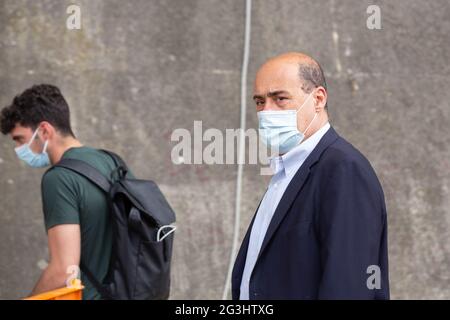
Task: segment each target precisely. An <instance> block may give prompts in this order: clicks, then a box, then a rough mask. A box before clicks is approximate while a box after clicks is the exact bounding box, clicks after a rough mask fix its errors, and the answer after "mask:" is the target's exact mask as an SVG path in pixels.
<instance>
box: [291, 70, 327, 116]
mask: <svg viewBox="0 0 450 320" xmlns="http://www.w3.org/2000/svg"><path fill="white" fill-rule="evenodd" d="M298 74H299V76H300V80H301V81H302V90H303V91H304V92H306V93H310V92H311V91H312V90H313V89H314V88H317V87H324V88H325V90H327V82H326V80H325V76H324V74H323V70H322V67H321V66H320V65H319V64H318V63H317V62H315V61H314V62H306V63H305V62H302V63H300V65H299V70H298ZM325 110H327V111H328V103H327V104H326V105H325Z"/></svg>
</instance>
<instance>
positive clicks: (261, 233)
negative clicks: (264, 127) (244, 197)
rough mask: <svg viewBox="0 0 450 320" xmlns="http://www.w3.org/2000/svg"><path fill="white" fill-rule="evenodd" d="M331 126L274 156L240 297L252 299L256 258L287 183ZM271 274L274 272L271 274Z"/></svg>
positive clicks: (252, 235)
mask: <svg viewBox="0 0 450 320" xmlns="http://www.w3.org/2000/svg"><path fill="white" fill-rule="evenodd" d="M328 129H330V124H329V123H327V124H325V125H324V126H323V127H322V128H320V129H319V130H318V131H317V132H316V133H314V134H313V135H312V136H311V137H309V138H308V139H306V140H305V141H304V142H302V143H300V144H299V145H298V146H296V147H295V148H293V149H292V150H290V151H289V152H287V153H286V154H284V155H282V156H277V157H274V158H272V159H270V167H271V169H272V171H273V173H274V175H273V177H272V179H271V180H270V183H269V187H268V188H267V191H266V193H265V195H264V198H263V199H262V201H261V204H260V206H259V209H258V212H257V213H256V218H255V221H254V223H253V226H252V231H251V233H250V242H249V244H248V250H247V258H246V260H245V267H244V271H243V273H242V282H241V288H240V289H241V290H240V300H248V299H249V284H250V278H251V275H252V272H253V268H254V266H255V264H256V260H257V258H258V255H259V251H260V249H261V245H262V243H263V240H264V237H265V235H266V232H267V229H268V228H269V224H270V221H271V220H272V217H273V214H274V213H275V209H276V208H277V206H278V203H279V202H280V200H281V197H282V196H283V194H284V192H285V191H286V188H287V186H288V185H289V183H290V182H291V180H292V178H293V177H294V175H295V173H296V172H297V171H298V170H299V169H300V167H301V166H302V164H303V163H304V162H305V160H306V158H307V157H308V156H309V155H310V153H311V152H312V151H313V150H314V148H315V147H316V146H317V144H318V143H319V141H320V139H322V137H323V136H324V135H325V133H326V132H327V131H328ZM268 276H270V275H268Z"/></svg>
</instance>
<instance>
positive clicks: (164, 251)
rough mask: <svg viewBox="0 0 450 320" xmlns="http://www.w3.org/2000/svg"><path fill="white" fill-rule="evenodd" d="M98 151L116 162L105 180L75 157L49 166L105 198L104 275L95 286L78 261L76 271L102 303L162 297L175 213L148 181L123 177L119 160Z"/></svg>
mask: <svg viewBox="0 0 450 320" xmlns="http://www.w3.org/2000/svg"><path fill="white" fill-rule="evenodd" d="M101 151H102V152H105V153H107V154H109V155H110V156H111V157H112V158H113V160H114V162H115V164H116V169H115V170H113V172H112V173H111V176H110V177H109V178H107V177H105V176H103V175H102V174H101V173H100V172H99V171H98V170H97V169H96V168H94V167H92V166H90V165H89V164H87V163H85V162H83V161H81V160H76V159H62V160H61V161H60V162H58V163H57V164H56V165H55V166H53V167H52V168H54V167H62V168H66V169H69V170H72V171H74V172H76V173H78V174H80V175H82V176H84V177H85V178H87V179H88V180H90V181H91V182H92V183H94V184H95V185H96V186H98V187H99V188H100V189H101V190H103V191H104V192H105V193H106V195H107V199H108V204H109V208H110V213H111V218H112V228H113V248H112V254H111V261H110V264H109V270H108V274H107V276H106V278H105V279H104V280H103V282H100V281H99V280H98V279H96V278H95V276H94V275H93V274H92V272H91V271H90V270H89V269H88V268H87V267H86V265H85V264H84V263H83V261H81V262H80V269H81V271H82V272H83V273H84V274H85V275H86V277H87V278H88V279H89V281H90V282H91V283H92V284H93V285H94V286H95V288H96V289H97V291H98V292H99V293H100V295H101V296H102V298H103V299H139V300H144V299H167V298H168V297H169V293H170V262H171V257H172V246H173V239H174V234H173V231H175V226H173V223H174V222H175V213H174V212H173V210H172V208H171V207H170V205H169V204H168V202H167V200H166V199H165V198H164V196H163V194H162V193H161V191H160V190H159V188H158V186H157V185H156V184H155V183H154V182H153V181H146V180H138V179H129V178H127V171H128V169H127V166H126V164H125V163H124V161H123V160H122V159H121V158H120V157H119V156H118V155H116V154H114V153H112V152H110V151H106V150H101ZM50 170H51V169H50Z"/></svg>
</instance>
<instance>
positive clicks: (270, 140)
mask: <svg viewBox="0 0 450 320" xmlns="http://www.w3.org/2000/svg"><path fill="white" fill-rule="evenodd" d="M312 94H313V92H311V93H310V94H309V96H308V98H306V100H305V102H303V104H302V105H301V106H300V107H299V108H298V109H297V110H281V111H259V112H258V119H259V137H260V139H261V140H262V142H263V143H264V144H265V145H266V146H267V147H268V148H270V149H271V150H272V151H273V152H277V153H278V154H284V153H286V152H288V151H289V150H291V149H292V148H294V147H295V146H297V145H299V144H300V143H301V142H302V141H303V139H305V134H306V132H307V131H308V129H309V127H310V126H311V124H312V123H313V122H314V120H315V119H316V116H317V114H318V113H316V114H315V115H314V118H313V119H312V120H311V122H310V124H309V125H308V127H307V128H306V130H305V132H303V133H301V132H300V131H298V128H297V113H298V112H299V111H300V110H301V109H302V108H303V106H304V105H305V104H306V102H307V101H308V100H309V98H310V97H311V96H312Z"/></svg>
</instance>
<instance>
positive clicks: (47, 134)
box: [39, 121, 55, 141]
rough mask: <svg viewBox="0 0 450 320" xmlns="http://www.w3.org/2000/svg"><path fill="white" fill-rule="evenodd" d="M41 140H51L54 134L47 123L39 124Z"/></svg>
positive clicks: (53, 129) (53, 130) (52, 128)
mask: <svg viewBox="0 0 450 320" xmlns="http://www.w3.org/2000/svg"><path fill="white" fill-rule="evenodd" d="M39 128H40V131H41V132H40V134H41V138H43V141H45V140H49V139H51V138H53V136H54V134H55V128H54V127H53V126H52V125H51V124H50V123H49V122H47V121H43V122H41V123H40V124H39Z"/></svg>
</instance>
